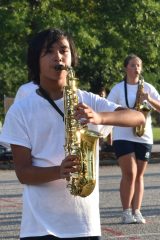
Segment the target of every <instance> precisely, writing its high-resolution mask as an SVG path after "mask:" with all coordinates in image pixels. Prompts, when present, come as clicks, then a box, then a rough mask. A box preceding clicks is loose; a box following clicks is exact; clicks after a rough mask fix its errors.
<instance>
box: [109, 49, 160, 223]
mask: <svg viewBox="0 0 160 240" xmlns="http://www.w3.org/2000/svg"><path fill="white" fill-rule="evenodd" d="M124 70H125V76H124V79H123V80H122V81H121V82H120V83H117V84H116V85H115V86H114V87H113V88H112V89H111V91H110V93H109V95H108V98H107V99H108V100H110V101H113V102H115V103H117V104H120V105H122V106H123V107H127V108H129V109H134V108H135V107H136V101H137V100H139V103H140V105H141V104H142V106H143V103H145V104H146V102H147V106H148V107H149V108H153V109H154V110H156V111H158V112H160V95H159V93H158V92H157V90H156V89H155V88H154V86H152V85H151V84H149V83H147V82H144V86H143V88H144V89H142V91H141V93H140V95H139V96H137V91H138V86H139V84H140V78H141V73H142V60H141V59H140V58H139V57H138V56H136V55H134V54H131V55H129V56H127V57H126V59H125V60H124ZM152 144H153V136H152V127H151V114H150V112H148V115H147V116H146V125H145V132H144V134H143V135H142V136H137V135H135V134H134V131H133V128H132V127H127V128H124V127H118V126H116V127H114V128H113V146H114V150H115V153H116V156H117V158H118V163H119V166H120V168H121V172H122V178H121V182H120V198H121V202H122V207H123V213H122V222H123V223H126V224H128V223H146V220H145V218H144V217H143V216H142V213H141V211H140V210H141V205H142V199H143V194H144V173H145V170H146V167H147V164H148V161H149V159H150V156H151V148H152Z"/></svg>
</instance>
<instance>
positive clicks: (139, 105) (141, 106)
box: [133, 78, 151, 137]
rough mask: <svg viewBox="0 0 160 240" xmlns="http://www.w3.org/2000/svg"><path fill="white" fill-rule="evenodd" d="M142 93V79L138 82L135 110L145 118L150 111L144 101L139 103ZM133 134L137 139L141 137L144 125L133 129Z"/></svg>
mask: <svg viewBox="0 0 160 240" xmlns="http://www.w3.org/2000/svg"><path fill="white" fill-rule="evenodd" d="M143 91H144V79H143V78H142V79H141V80H139V86H138V91H137V96H136V105H135V110H137V111H140V112H142V113H143V114H144V116H145V118H147V116H148V113H149V112H150V111H151V109H150V107H149V106H148V105H147V102H146V101H143V102H141V94H142V93H143ZM133 132H134V134H135V135H136V136H138V137H141V136H143V134H144V132H145V124H142V125H140V126H137V127H135V128H133Z"/></svg>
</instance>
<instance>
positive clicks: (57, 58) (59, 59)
mask: <svg viewBox="0 0 160 240" xmlns="http://www.w3.org/2000/svg"><path fill="white" fill-rule="evenodd" d="M54 61H57V62H61V61H62V54H61V53H60V52H59V51H56V52H55V56H54Z"/></svg>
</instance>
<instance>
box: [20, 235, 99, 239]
mask: <svg viewBox="0 0 160 240" xmlns="http://www.w3.org/2000/svg"><path fill="white" fill-rule="evenodd" d="M58 239H63V240H83V239H84V240H100V239H101V238H100V237H78V238H58V237H55V236H51V235H47V236H41V237H25V238H20V240H58Z"/></svg>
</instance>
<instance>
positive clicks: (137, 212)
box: [134, 209, 146, 223]
mask: <svg viewBox="0 0 160 240" xmlns="http://www.w3.org/2000/svg"><path fill="white" fill-rule="evenodd" d="M134 218H135V219H136V221H137V223H146V219H145V218H144V217H143V216H142V213H141V212H140V210H139V209H136V210H135V214H134Z"/></svg>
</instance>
